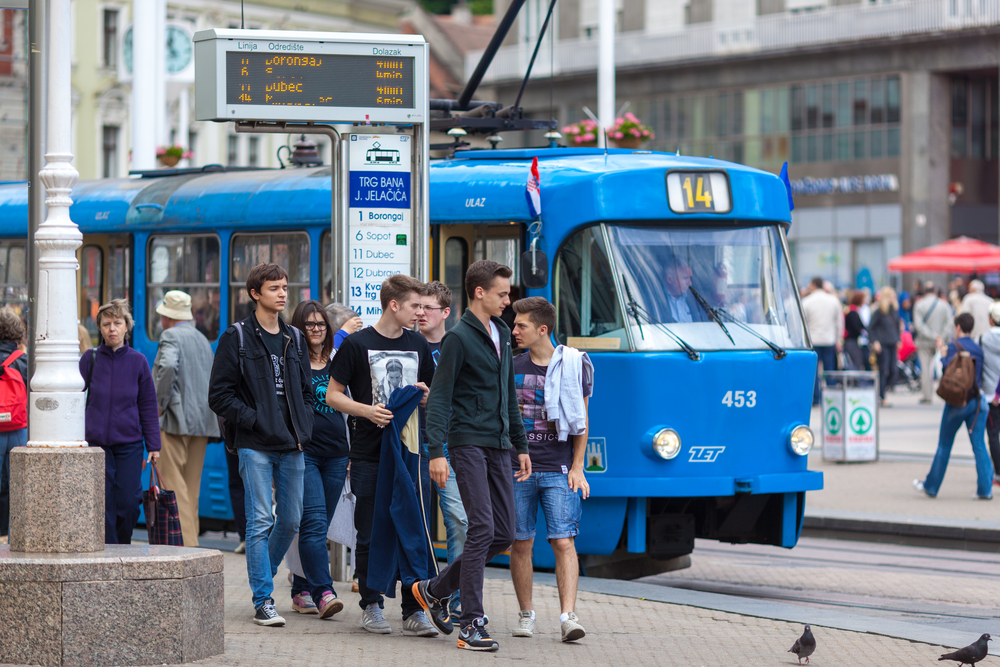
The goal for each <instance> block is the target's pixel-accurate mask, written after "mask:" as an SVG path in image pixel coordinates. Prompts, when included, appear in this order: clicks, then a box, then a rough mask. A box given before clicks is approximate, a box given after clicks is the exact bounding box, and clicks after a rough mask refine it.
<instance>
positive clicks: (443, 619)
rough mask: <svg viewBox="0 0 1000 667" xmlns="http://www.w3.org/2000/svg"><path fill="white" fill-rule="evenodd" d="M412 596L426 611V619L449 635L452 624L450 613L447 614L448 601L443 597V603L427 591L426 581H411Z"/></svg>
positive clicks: (452, 628)
mask: <svg viewBox="0 0 1000 667" xmlns="http://www.w3.org/2000/svg"><path fill="white" fill-rule="evenodd" d="M411 590H412V591H413V597H415V598H416V599H417V604H419V605H420V606H421V607H423V609H424V611H425V612H427V619H428V620H429V621H430V622H431V623H433V624H434V627H435V628H437V629H438V630H440V631H441V632H443V633H444V634H446V635H450V634H451V632H452V630H454V629H455V628H454V626H453V625H452V623H451V615H450V614H448V601H449V600H450V598H445V599H444V604H442V601H441V600H439V599H438V598H436V597H434V596H433V595H431V594H430V593H428V592H427V581H426V580H424V581H415V582H413V588H412V589H411Z"/></svg>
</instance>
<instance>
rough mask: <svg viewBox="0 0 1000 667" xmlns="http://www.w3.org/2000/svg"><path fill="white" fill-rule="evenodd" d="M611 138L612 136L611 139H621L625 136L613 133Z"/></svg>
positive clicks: (620, 133)
mask: <svg viewBox="0 0 1000 667" xmlns="http://www.w3.org/2000/svg"><path fill="white" fill-rule="evenodd" d="M611 136H613V137H614V138H615V139H621V138H623V137H624V136H625V134H624V133H622V132H615V133H614V134H613V135H611Z"/></svg>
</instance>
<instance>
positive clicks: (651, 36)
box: [465, 0, 1000, 82]
mask: <svg viewBox="0 0 1000 667" xmlns="http://www.w3.org/2000/svg"><path fill="white" fill-rule="evenodd" d="M997 26H1000V0H898V1H897V2H895V3H892V4H883V5H868V4H862V5H844V6H840V7H831V8H829V9H824V10H820V11H814V12H805V13H796V14H791V13H784V14H775V15H771V16H762V17H758V18H756V19H755V20H753V21H748V22H745V23H739V24H724V23H702V24H696V25H691V26H685V27H684V28H682V29H680V30H677V31H676V32H669V33H654V32H651V31H649V30H646V31H636V32H627V33H621V34H620V35H619V36H618V37H617V39H616V40H615V64H616V67H617V68H623V67H634V66H638V65H647V64H666V63H675V62H682V61H685V60H699V59H705V58H715V57H724V56H730V55H745V54H753V53H764V52H768V51H782V50H787V49H793V48H802V47H809V46H822V45H824V44H833V43H844V42H855V41H863V40H873V39H885V38H899V37H906V36H915V35H921V34H930V33H942V32H952V31H959V30H969V29H974V28H990V27H997ZM532 48H534V44H533V43H532V44H517V45H512V46H505V47H503V48H501V49H500V51H499V52H498V53H497V55H496V57H495V58H494V59H493V63H492V64H491V65H490V68H489V70H488V71H487V73H486V76H485V77H484V79H483V81H484V82H498V81H506V80H512V79H520V78H522V77H523V76H524V71H525V68H526V66H527V62H528V59H529V58H530V56H531V49H532ZM547 50H548V47H547V45H546V46H543V49H542V54H541V55H540V57H539V59H538V62H537V63H536V64H535V68H534V70H533V72H532V76H533V77H536V78H540V77H548V76H552V75H553V74H555V75H558V74H568V73H579V72H587V71H596V70H597V59H598V40H597V39H596V38H590V39H587V38H578V39H568V40H562V41H559V42H557V44H556V50H555V53H554V54H553V58H552V66H551V67H550V63H549V61H550V59H549V58H548V57H547V56H548V54H547V53H545V51H547ZM481 55H482V51H476V52H471V53H469V54H468V55H466V58H465V73H466V78H468V76H469V75H470V74H471V73H472V71H473V70H474V69H475V67H476V64H477V63H478V62H479V58H480V57H481Z"/></svg>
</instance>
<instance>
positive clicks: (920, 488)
mask: <svg viewBox="0 0 1000 667" xmlns="http://www.w3.org/2000/svg"><path fill="white" fill-rule="evenodd" d="M913 488H914V489H915V490H916V492H917V493H922V494H924V495H925V496H927V497H928V498H933V497H934V496H932V495H931V494H929V493H927V489H925V488H924V483H923V482H921V481H920V480H919V479H915V480H913Z"/></svg>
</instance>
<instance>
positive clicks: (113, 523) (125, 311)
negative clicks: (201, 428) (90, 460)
mask: <svg viewBox="0 0 1000 667" xmlns="http://www.w3.org/2000/svg"><path fill="white" fill-rule="evenodd" d="M96 319H97V327H98V330H99V331H100V332H101V339H102V340H101V344H100V345H98V346H97V347H96V348H94V349H92V350H87V351H86V352H84V353H83V356H82V357H81V358H80V375H82V376H83V379H84V382H85V389H86V390H87V392H88V394H87V410H86V434H87V444H89V445H90V446H91V447H101V448H102V449H104V473H105V474H104V541H105V542H106V543H107V544H131V543H132V529H133V528H135V523H136V521H138V520H139V506H140V504H141V503H142V479H141V478H142V471H143V470H145V469H146V461H152V462H153V463H154V464H155V463H156V460H157V459H158V458H159V457H160V417H159V414H158V412H157V407H156V389H155V388H154V386H153V374H152V373H151V372H150V370H149V361H148V360H147V359H146V357H145V355H143V354H142V353H141V352H138V351H136V350H135V349H134V348H132V347H131V346H130V345H129V344H128V341H127V340H126V338H127V337H128V335H129V333H131V331H132V326H133V321H132V313H131V311H130V309H129V306H128V302H127V301H125V299H114V300H113V301H111V302H110V303H106V304H104V305H103V306H101V307H100V309H99V310H98V311H97V318H96ZM143 445H145V448H146V451H147V452H149V454H148V456H147V457H146V458H145V459H144V458H143V451H142V450H143Z"/></svg>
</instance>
